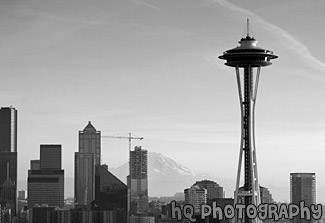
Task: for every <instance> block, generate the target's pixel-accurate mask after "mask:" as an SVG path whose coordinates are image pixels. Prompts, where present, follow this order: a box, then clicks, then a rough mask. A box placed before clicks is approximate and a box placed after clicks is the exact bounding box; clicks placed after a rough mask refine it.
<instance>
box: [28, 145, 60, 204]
mask: <svg viewBox="0 0 325 223" xmlns="http://www.w3.org/2000/svg"><path fill="white" fill-rule="evenodd" d="M27 204H28V208H33V207H35V206H38V205H48V206H51V207H60V208H63V207H64V170H62V167H61V145H41V146H40V160H31V167H30V170H28V183H27Z"/></svg>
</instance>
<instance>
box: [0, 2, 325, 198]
mask: <svg viewBox="0 0 325 223" xmlns="http://www.w3.org/2000/svg"><path fill="white" fill-rule="evenodd" d="M324 11H325V1H323V0H309V1H305V0H281V1H280V0H276V1H267V0H246V1H241V0H231V1H225V0H91V1H88V0H10V1H7V0H1V1H0V75H1V79H0V104H1V106H10V105H12V106H13V107H15V108H16V109H17V110H18V118H19V121H18V125H19V129H18V132H19V135H18V137H19V138H18V152H19V158H18V159H19V160H18V161H19V173H18V176H19V179H25V178H26V177H27V170H28V168H29V161H30V160H31V159H38V158H39V145H40V144H43V143H50V144H56V143H59V144H62V146H63V168H64V169H65V171H66V172H65V173H66V176H73V173H74V170H73V167H74V164H73V162H74V152H76V151H77V150H78V131H79V130H82V129H83V128H84V127H85V126H86V125H87V123H88V121H92V123H93V125H94V126H95V127H96V128H97V130H101V131H102V135H114V134H116V133H125V134H126V133H128V132H132V133H134V134H135V135H138V136H142V137H144V138H145V139H144V140H143V141H142V142H141V143H139V142H136V141H134V142H133V145H138V144H141V145H142V146H143V147H145V148H146V149H148V150H149V151H153V152H160V153H163V154H164V155H166V156H169V157H171V158H173V159H175V160H176V161H178V162H179V163H181V164H183V165H184V166H187V167H189V168H191V169H193V170H195V171H198V172H208V173H210V174H213V175H215V176H218V177H220V178H232V179H235V177H236V171H237V162H238V154H239V140H240V110H239V102H238V95H237V86H236V79H235V72H234V70H233V69H231V68H229V67H226V66H224V65H223V63H224V61H221V60H219V59H218V58H217V57H218V56H219V55H221V54H222V52H223V51H225V50H227V49H230V48H233V47H235V46H237V45H238V41H239V40H240V38H242V37H243V32H244V29H245V23H246V18H249V19H250V21H251V26H252V29H253V33H254V36H255V38H256V39H257V40H258V41H259V43H258V46H261V47H264V48H266V49H270V50H273V51H274V53H275V54H276V55H278V56H279V58H278V59H277V60H274V61H273V65H272V66H269V67H266V68H263V69H262V73H261V78H260V85H259V92H258V96H257V105H256V131H257V132H256V145H257V159H258V169H259V178H260V183H261V184H262V185H269V184H272V185H278V186H286V187H288V186H289V174H290V172H316V179H317V187H318V188H319V187H325V178H324V176H325V168H324V166H325V165H324V155H325V152H324V149H325V115H324V114H325V104H324V101H323V100H322V99H324V98H325V54H324V52H323V51H324V34H325V33H324V22H325V14H324ZM127 159H128V143H127V140H118V139H102V162H103V163H107V164H108V165H109V166H110V167H116V166H119V165H120V164H122V163H124V162H126V161H127ZM228 194H230V193H228ZM288 196H289V194H288Z"/></svg>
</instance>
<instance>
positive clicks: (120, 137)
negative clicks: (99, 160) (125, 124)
mask: <svg viewBox="0 0 325 223" xmlns="http://www.w3.org/2000/svg"><path fill="white" fill-rule="evenodd" d="M102 138H115V139H128V140H129V151H131V140H132V139H139V140H142V139H143V137H138V136H135V135H133V136H132V134H131V133H129V136H120V135H117V136H102Z"/></svg>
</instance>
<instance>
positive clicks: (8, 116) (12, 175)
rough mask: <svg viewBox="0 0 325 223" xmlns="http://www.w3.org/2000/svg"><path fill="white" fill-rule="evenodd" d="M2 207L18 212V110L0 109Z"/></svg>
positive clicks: (0, 195)
mask: <svg viewBox="0 0 325 223" xmlns="http://www.w3.org/2000/svg"><path fill="white" fill-rule="evenodd" d="M0 126H1V128H0V205H1V206H2V207H8V208H9V209H11V213H12V214H13V215H15V212H16V204H17V201H16V194H17V110H16V109H15V108H13V107H6V108H4V107H3V108H1V109H0Z"/></svg>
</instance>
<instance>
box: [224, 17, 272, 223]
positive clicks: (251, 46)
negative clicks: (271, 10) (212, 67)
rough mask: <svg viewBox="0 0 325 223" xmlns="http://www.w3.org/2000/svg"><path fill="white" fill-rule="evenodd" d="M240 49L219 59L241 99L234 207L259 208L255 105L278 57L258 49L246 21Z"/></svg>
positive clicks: (246, 218)
mask: <svg viewBox="0 0 325 223" xmlns="http://www.w3.org/2000/svg"><path fill="white" fill-rule="evenodd" d="M239 44H240V45H239V46H237V47H236V48H233V49H230V50H227V51H225V52H224V53H223V55H221V56H219V59H223V60H226V63H225V65H227V66H229V67H234V68H235V70H236V77H237V85H238V95H239V102H240V111H241V137H240V138H241V140H240V153H239V162H238V170H237V180H236V190H235V198H234V204H235V205H236V204H237V203H241V204H244V205H245V206H246V207H247V206H248V205H249V204H254V205H255V206H256V207H257V206H258V205H259V204H260V202H261V198H260V188H259V183H258V174H257V160H256V147H255V104H256V95H257V88H258V81H259V76H260V71H261V67H266V66H269V65H271V64H272V63H271V60H272V59H276V58H277V56H276V55H274V54H273V52H272V51H270V50H266V49H263V48H261V47H258V46H256V45H257V41H256V39H255V38H254V37H253V36H252V35H251V34H250V26H249V20H248V19H247V25H246V37H244V38H242V39H241V40H240V41H239ZM243 160H244V164H243V166H244V174H243V175H244V185H243V186H241V187H240V186H239V184H240V182H241V181H240V180H241V170H242V161H243ZM242 222H245V223H249V222H253V223H258V222H261V221H260V220H259V219H258V218H255V219H249V218H248V216H247V214H245V215H244V219H242Z"/></svg>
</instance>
